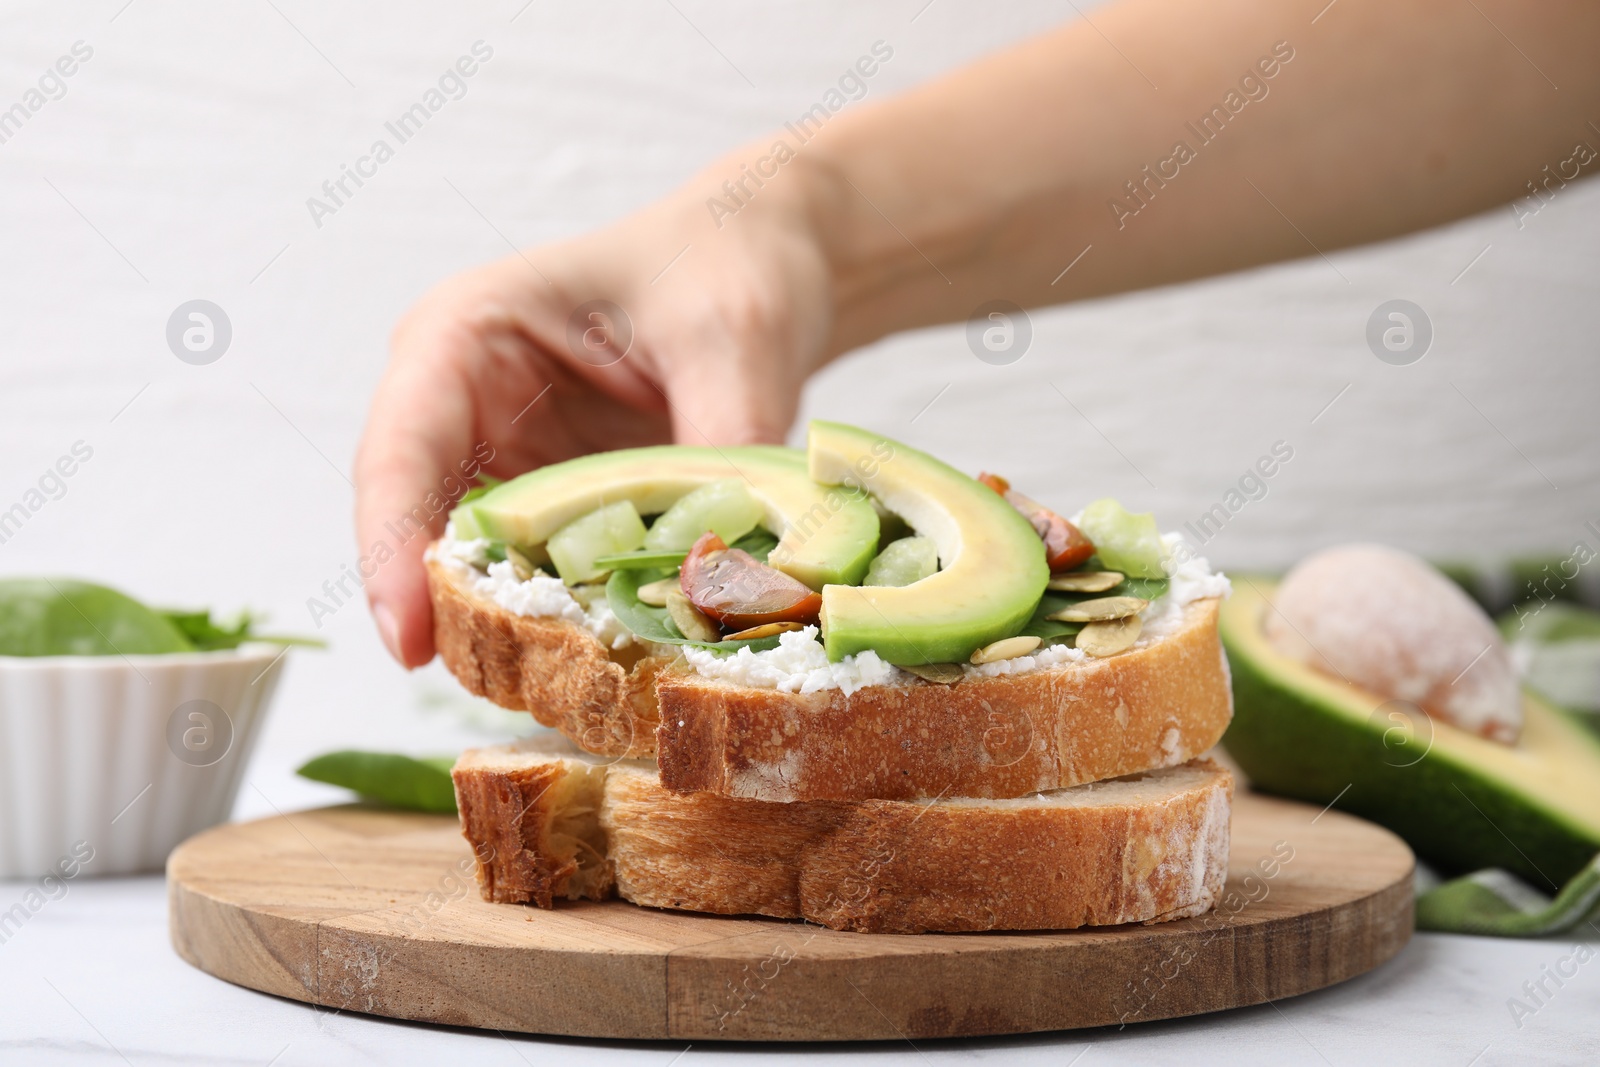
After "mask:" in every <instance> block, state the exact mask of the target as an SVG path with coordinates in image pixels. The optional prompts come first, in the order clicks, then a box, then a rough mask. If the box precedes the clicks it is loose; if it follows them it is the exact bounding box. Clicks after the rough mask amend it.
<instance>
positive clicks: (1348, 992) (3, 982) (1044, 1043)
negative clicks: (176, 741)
mask: <svg viewBox="0 0 1600 1067" xmlns="http://www.w3.org/2000/svg"><path fill="white" fill-rule="evenodd" d="M26 889H27V886H26V885H25V884H22V883H0V911H4V910H5V909H6V908H9V907H10V906H11V904H12V903H13V902H15V901H16V900H18V899H20V898H21V896H22V894H23V893H24V892H25V891H26ZM1571 950H1572V944H1571V942H1570V941H1564V940H1559V939H1557V940H1549V941H1499V940H1492V939H1485V938H1471V937H1454V936H1439V935H1420V936H1418V937H1417V938H1416V939H1415V940H1414V941H1413V942H1412V943H1411V945H1410V946H1409V947H1407V948H1406V950H1405V951H1404V952H1402V953H1401V955H1400V956H1399V957H1398V958H1396V959H1395V960H1392V961H1391V962H1390V963H1388V964H1387V965H1386V966H1384V967H1382V968H1380V969H1379V970H1378V971H1376V972H1374V973H1372V974H1369V975H1366V976H1364V977H1362V978H1358V979H1356V980H1355V981H1352V982H1348V983H1346V984H1345V985H1343V986H1338V987H1335V988H1333V989H1329V990H1325V991H1323V992H1320V993H1313V994H1310V995H1308V996H1304V997H1299V998H1295V999H1291V1000H1286V1001H1282V1002H1280V1003H1277V1004H1273V1005H1263V1006H1260V1007H1255V1008H1247V1009H1243V1010H1239V1011H1233V1012H1227V1013H1223V1014H1220V1015H1213V1016H1202V1017H1199V1018H1193V1019H1185V1020H1175V1021H1169V1022H1161V1023H1146V1024H1143V1025H1139V1026H1133V1027H1129V1028H1126V1029H1124V1030H1121V1031H1117V1030H1092V1031H1080V1032H1072V1033H1059V1034H1042V1035H1033V1036H1028V1037H1019V1038H991V1039H983V1040H969V1041H925V1042H917V1043H916V1045H915V1046H912V1045H911V1044H909V1043H886V1044H872V1045H868V1044H857V1045H831V1046H822V1047H817V1048H808V1047H805V1046H796V1045H785V1046H759V1045H737V1046H726V1045H722V1046H718V1045H711V1044H704V1045H699V1044H697V1045H694V1046H692V1047H689V1048H688V1049H687V1050H686V1049H685V1046H684V1045H682V1044H672V1043H647V1044H629V1043H624V1042H597V1041H578V1040H570V1039H541V1038H537V1037H528V1036H523V1035H502V1034H494V1033H480V1032H473V1031H464V1030H452V1029H446V1028H441V1027H430V1026H422V1025H414V1024H407V1023H397V1022H391V1021H389V1020H385V1019H378V1018H373V1017H370V1016H362V1015H355V1014H351V1013H348V1012H346V1013H341V1014H331V1013H328V1012H325V1011H322V1010H320V1009H316V1008H312V1007H308V1006H306V1005H304V1004H299V1003H295V1002H293V1001H288V1000H280V999H278V998H276V997H270V996H265V995H263V994H260V993H255V992H252V991H251V990H247V989H241V988H239V987H237V986H233V985H229V984H228V983H226V982H223V981H220V980H218V979H216V978H212V977H211V976H210V975H207V974H204V973H202V972H200V971H198V970H195V969H194V968H192V967H190V966H189V965H188V964H186V963H184V962H183V961H182V960H180V959H179V958H178V957H177V955H176V954H174V952H173V951H172V948H171V947H170V945H169V944H168V942H167V921H166V895H165V885H164V883H163V882H162V880H161V879H160V878H155V877H146V878H131V879H105V880H98V881H96V880H83V881H79V882H75V883H73V884H72V885H71V887H70V890H69V892H68V893H67V895H66V896H64V897H62V898H61V899H59V900H55V901H52V902H50V903H49V904H47V905H46V906H45V907H43V908H41V909H40V910H39V911H38V913H37V914H35V915H34V916H33V918H32V919H31V920H30V921H28V922H27V923H26V924H25V925H24V926H22V927H21V928H20V929H18V930H16V931H15V932H13V933H12V934H11V935H10V936H9V937H8V939H7V940H6V941H5V942H4V943H0V1064H5V1065H7V1067H10V1065H13V1064H16V1065H32V1064H56V1063H68V1064H101V1063H104V1064H113V1063H127V1064H134V1065H138V1067H145V1065H158V1064H197V1063H203V1064H241V1065H253V1067H268V1065H272V1067H298V1065H309V1064H337V1063H357V1064H364V1063H372V1064H384V1065H400V1064H412V1063H415V1064H428V1065H437V1064H446V1063H470V1064H471V1065H472V1067H495V1065H499V1064H506V1065H515V1064H547V1063H548V1064H557V1063H561V1064H567V1063H575V1062H578V1060H579V1059H580V1058H581V1059H582V1062H583V1064H584V1067H601V1065H604V1064H610V1063H618V1064H622V1063H627V1064H658V1065H660V1067H669V1065H671V1064H674V1063H678V1064H681V1065H683V1067H693V1065H694V1064H695V1061H696V1060H700V1061H702V1062H713V1063H720V1064H727V1063H730V1062H733V1061H744V1060H757V1059H772V1060H776V1059H777V1058H779V1057H781V1058H782V1059H783V1060H789V1059H792V1058H796V1057H802V1056H805V1057H814V1058H816V1059H818V1060H826V1061H827V1062H828V1063H830V1064H841V1063H845V1062H852V1063H853V1062H863V1063H865V1062H872V1063H881V1064H891V1063H892V1064H900V1063H904V1064H925V1063H929V1062H933V1061H950V1062H956V1061H960V1062H973V1061H984V1062H994V1063H1006V1064H1050V1065H1053V1067H1069V1065H1081V1067H1093V1065H1095V1064H1099V1063H1121V1064H1181V1065H1183V1067H1196V1065H1201V1064H1210V1063H1218V1064H1222V1063H1226V1064H1228V1065H1230V1067H1247V1065H1251V1064H1273V1065H1278V1064H1328V1065H1332V1067H1343V1065H1345V1064H1351V1065H1361V1067H1369V1065H1374V1064H1389V1063H1396V1064H1451V1065H1456V1067H1467V1065H1469V1064H1472V1065H1475V1067H1490V1065H1496V1064H1519V1065H1520V1064H1562V1065H1570V1064H1585V1063H1595V1062H1600V962H1597V961H1596V960H1591V961H1590V962H1588V963H1587V964H1585V965H1583V966H1582V967H1581V968H1580V969H1579V972H1578V974H1577V976H1576V977H1574V978H1572V979H1569V980H1567V981H1566V984H1565V986H1564V988H1561V989H1559V990H1555V987H1554V985H1553V983H1548V982H1547V986H1548V987H1549V988H1551V989H1552V990H1555V995H1554V996H1552V997H1551V998H1549V999H1548V1001H1547V1002H1546V1003H1545V1005H1544V1006H1543V1007H1542V1008H1540V1009H1539V1010H1538V1011H1537V1013H1536V1014H1534V1015H1532V1016H1530V1017H1526V1018H1524V1019H1523V1020H1522V1025H1521V1027H1520V1028H1519V1027H1518V1026H1517V1025H1516V1024H1515V1022H1514V1020H1513V1018H1512V1015H1511V1012H1510V1010H1509V1009H1508V1007H1507V1000H1508V998H1510V997H1512V996H1516V995H1522V994H1521V988H1520V987H1521V986H1522V983H1523V982H1525V981H1529V980H1534V981H1536V980H1538V978H1539V977H1540V973H1541V967H1543V966H1545V965H1553V964H1554V963H1555V961H1556V960H1558V959H1560V958H1561V957H1562V956H1564V955H1566V954H1567V953H1569V952H1571Z"/></svg>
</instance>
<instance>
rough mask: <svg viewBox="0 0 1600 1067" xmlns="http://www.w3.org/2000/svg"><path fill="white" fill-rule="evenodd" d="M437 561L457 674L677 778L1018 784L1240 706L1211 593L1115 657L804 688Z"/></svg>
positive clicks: (825, 785) (1108, 758)
mask: <svg viewBox="0 0 1600 1067" xmlns="http://www.w3.org/2000/svg"><path fill="white" fill-rule="evenodd" d="M428 575H429V587H430V590H431V591H432V596H433V602H434V635H435V644H436V646H437V647H438V649H439V654H440V656H441V657H442V658H443V660H444V662H445V664H446V666H448V667H449V669H450V670H451V672H452V673H453V674H454V675H455V676H456V678H457V679H459V680H460V681H461V683H462V684H463V685H465V686H466V687H467V688H468V689H469V690H471V691H472V692H473V693H476V694H478V695H480V696H486V697H488V698H489V699H490V700H492V701H494V702H495V703H497V704H500V705H501V706H503V707H508V708H513V709H516V710H522V711H529V712H531V713H532V714H533V715H534V717H535V718H536V719H537V720H538V721H539V722H541V723H543V724H544V725H546V726H552V727H554V728H556V729H557V730H560V731H561V732H562V733H563V734H565V735H566V736H567V737H569V738H571V739H572V740H573V741H574V742H576V743H577V744H578V745H579V746H580V747H581V748H583V749H584V750H585V751H588V752H593V753H596V754H599V755H605V756H615V757H623V756H627V757H634V758H652V757H654V758H655V759H657V760H658V761H659V764H660V768H661V779H662V781H663V783H665V784H666V785H667V786H668V787H669V788H671V789H673V790H676V791H680V792H694V791H707V792H713V793H718V794H721V795H724V796H731V797H741V798H747V799H754V800H767V801H792V800H860V799H874V798H876V799H891V800H893V799H911V798H918V797H923V798H926V797H936V796H941V795H942V796H965V797H996V798H998V797H1017V796H1024V795H1027V794H1029V793H1033V792H1037V791H1039V790H1045V789H1059V788H1064V787H1067V786H1072V785H1078V784H1081V783H1083V782H1092V781H1099V780H1101V779H1105V778H1112V777H1116V776H1119V775H1125V774H1131V773H1134V772H1136V771H1142V770H1147V769H1150V768H1154V767H1170V766H1176V765H1178V764H1180V763H1183V762H1185V761H1186V760H1189V759H1191V758H1193V757H1194V756H1197V755H1199V754H1200V753H1202V752H1204V751H1206V750H1207V749H1209V748H1211V746H1213V745H1214V744H1216V742H1217V741H1218V740H1219V739H1220V738H1221V737H1222V733H1223V731H1224V730H1225V729H1226V728H1227V725H1228V722H1229V720H1230V719H1231V718H1232V715H1233V700H1232V692H1231V688H1230V685H1229V679H1228V668H1227V661H1226V660H1225V658H1224V657H1223V653H1222V645H1221V642H1220V640H1219V639H1218V636H1217V609H1218V602H1217V601H1216V600H1199V601H1195V602H1194V603H1192V604H1190V605H1188V607H1187V608H1186V609H1185V615H1184V622H1183V625H1182V627H1181V628H1180V629H1179V630H1178V631H1177V632H1175V633H1173V634H1170V635H1168V636H1167V637H1165V638H1163V639H1162V640H1160V641H1157V642H1154V643H1152V644H1150V645H1148V646H1146V647H1144V648H1140V649H1135V650H1132V651H1129V652H1124V653H1121V654H1119V655H1116V656H1111V657H1108V658H1106V659H1099V660H1088V661H1085V662H1081V663H1072V664H1064V665H1061V666H1057V667H1052V668H1045V669H1042V670H1036V671H1029V672H1026V673H1023V674H1016V675H1000V676H997V677H989V678H978V679H971V680H966V681H962V682H960V683H959V684H957V685H954V686H942V685H935V684H930V683H923V682H920V681H919V682H916V683H913V684H910V685H905V686H869V687H867V688H865V689H859V690H857V691H855V692H854V693H852V694H850V695H848V696H847V695H845V693H844V692H843V691H842V690H839V689H830V690H823V691H820V692H816V693H810V694H805V695H802V694H799V693H784V692H780V691H778V690H775V689H757V688H751V687H747V686H739V685H734V684H731V683H728V682H725V681H719V680H715V679H709V678H704V677H701V676H700V675H698V674H696V673H695V672H694V670H693V669H692V668H691V667H689V666H688V665H687V663H686V662H684V661H683V660H682V659H681V658H677V659H676V660H674V659H673V658H669V657H667V656H664V655H646V656H643V657H642V658H640V657H639V654H638V653H637V652H634V653H632V658H631V659H630V658H625V656H624V654H623V653H617V652H611V651H608V650H607V649H606V648H605V646H604V645H603V644H601V642H600V641H599V640H598V639H596V638H595V637H594V636H593V635H592V634H591V633H589V631H588V630H586V629H584V628H583V627H581V626H578V625H575V624H573V623H570V622H566V621H563V620H560V619H550V618H534V617H528V616H520V615H515V614H513V613H511V612H509V611H507V610H505V609H504V608H501V607H500V606H499V605H497V604H494V603H486V602H484V601H482V600H480V599H477V598H475V597H473V596H472V595H471V594H470V593H468V592H466V591H464V590H462V589H461V588H459V587H458V586H457V585H456V584H455V582H454V581H452V580H451V577H450V574H449V572H448V571H447V570H446V569H445V568H444V567H443V566H442V565H441V564H439V563H438V562H436V561H431V562H430V563H429V566H428ZM658 727H659V729H658Z"/></svg>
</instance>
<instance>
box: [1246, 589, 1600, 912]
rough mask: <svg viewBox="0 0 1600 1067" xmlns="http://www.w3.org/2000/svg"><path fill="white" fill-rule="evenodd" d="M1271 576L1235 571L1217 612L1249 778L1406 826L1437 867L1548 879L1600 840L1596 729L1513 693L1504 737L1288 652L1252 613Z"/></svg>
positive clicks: (1262, 602)
mask: <svg viewBox="0 0 1600 1067" xmlns="http://www.w3.org/2000/svg"><path fill="white" fill-rule="evenodd" d="M1272 592H1273V584H1272V583H1271V582H1270V581H1264V580H1255V581H1252V580H1248V579H1238V580H1236V581H1235V584H1234V590H1233V596H1232V597H1231V598H1230V599H1229V600H1228V601H1227V602H1225V603H1224V605H1223V608H1222V615H1221V626H1220V628H1221V633H1222V641H1223V645H1224V647H1225V648H1226V650H1227V653H1228V662H1229V665H1230V666H1231V668H1232V670H1233V694H1234V714H1233V723H1232V725H1230V726H1229V727H1228V732H1227V734H1226V735H1225V736H1224V737H1223V744H1224V745H1225V746H1226V747H1227V749H1228V752H1229V754H1231V755H1232V756H1233V758H1234V759H1235V760H1237V761H1238V763H1239V766H1240V767H1241V768H1242V769H1243V770H1244V772H1245V774H1246V775H1248V776H1249V778H1250V780H1251V782H1252V783H1253V784H1254V785H1255V786H1256V787H1257V788H1259V789H1262V790H1265V791H1266V792H1270V793H1279V794H1282V795H1284V796H1291V797H1297V798H1299V799H1302V800H1308V801H1310V802H1312V803H1314V804H1319V805H1320V804H1328V803H1330V802H1331V803H1332V804H1333V805H1334V806H1336V807H1339V808H1342V809H1344V810H1346V811H1350V812H1354V813H1355V814H1357V815H1361V816H1363V817H1365V818H1368V819H1371V820H1372V821H1374V822H1377V823H1381V824H1382V825H1384V826H1387V827H1388V828H1389V829H1391V830H1393V831H1394V832H1395V833H1397V834H1399V835H1400V836H1401V837H1403V838H1405V840H1406V842H1407V843H1408V844H1410V845H1411V847H1412V849H1414V850H1415V851H1416V853H1417V855H1419V856H1421V857H1422V858H1423V859H1425V860H1427V861H1428V862H1430V863H1432V864H1434V865H1435V866H1437V867H1439V868H1442V869H1443V870H1444V871H1446V872H1447V873H1455V872H1461V871H1469V870H1477V869H1479V868H1482V867H1503V868H1505V869H1506V870H1509V871H1513V872H1515V873H1517V874H1519V875H1521V876H1522V877H1524V878H1526V879H1528V880H1529V881H1530V882H1531V883H1532V884H1534V885H1537V886H1540V887H1541V888H1544V889H1545V890H1546V891H1550V892H1553V891H1554V890H1553V889H1552V888H1551V887H1552V885H1559V884H1561V883H1563V882H1565V881H1566V880H1567V878H1568V877H1570V876H1571V875H1572V874H1574V873H1575V872H1576V871H1578V870H1579V869H1580V868H1581V867H1583V866H1584V865H1585V864H1586V863H1588V862H1589V861H1590V860H1591V859H1593V858H1594V855H1595V853H1596V852H1597V851H1600V738H1597V737H1596V736H1595V735H1594V734H1592V733H1591V732H1590V731H1588V730H1587V729H1585V728H1584V727H1583V725H1582V724H1581V723H1579V722H1578V721H1577V719H1576V718H1575V717H1573V716H1572V715H1571V714H1569V713H1567V712H1564V711H1561V710H1560V709H1558V708H1556V707H1554V706H1552V705H1549V704H1546V703H1544V702H1543V701H1541V700H1539V699H1538V698H1537V697H1534V696H1533V695H1531V694H1529V695H1525V696H1524V699H1523V716H1524V718H1523V727H1522V737H1521V739H1520V740H1519V741H1518V743H1517V744H1516V745H1515V746H1514V747H1513V746H1508V745H1502V744H1499V743H1497V742H1494V741H1489V740H1486V739H1484V738H1482V737H1479V736H1477V735H1476V734H1472V733H1468V732H1467V731H1464V730H1461V729H1458V728H1457V727H1454V726H1452V725H1450V724H1449V723H1446V722H1442V721H1438V720H1434V719H1421V720H1415V719H1411V718H1408V717H1406V716H1404V715H1402V714H1400V713H1399V712H1398V711H1396V710H1395V708H1394V706H1393V704H1392V702H1389V701H1386V700H1385V699H1384V698H1383V697H1381V696H1378V695H1376V694H1374V693H1371V692H1368V691H1366V690H1363V689H1358V688H1356V687H1355V686H1352V685H1348V684H1346V683H1345V682H1343V681H1341V680H1339V679H1337V678H1331V677H1328V676H1326V675H1323V674H1321V673H1319V672H1317V671H1314V670H1312V669H1311V668H1309V667H1306V666H1304V665H1303V664H1300V663H1298V662H1296V661H1294V660H1292V659H1289V658H1287V657H1285V656H1283V655H1281V654H1279V653H1278V652H1277V651H1276V650H1274V649H1273V648H1272V647H1271V645H1270V644H1269V643H1268V642H1267V640H1266V637H1265V636H1264V634H1263V633H1262V628H1261V621H1262V617H1263V615H1264V613H1265V612H1267V611H1269V610H1271V607H1270V598H1271V596H1272Z"/></svg>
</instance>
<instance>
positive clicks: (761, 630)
mask: <svg viewBox="0 0 1600 1067" xmlns="http://www.w3.org/2000/svg"><path fill="white" fill-rule="evenodd" d="M642 591H643V590H641V592H642ZM641 599H642V598H641ZM805 628H806V627H805V624H804V623H799V622H764V623H762V624H761V625H760V626H752V627H750V628H749V629H748V630H740V631H739V632H738V633H735V634H729V635H728V636H727V637H724V638H723V640H724V641H759V640H760V639H761V638H763V637H776V636H777V635H778V634H791V633H794V632H795V631H796V630H804V629H805Z"/></svg>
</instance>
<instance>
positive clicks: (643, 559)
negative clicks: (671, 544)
mask: <svg viewBox="0 0 1600 1067" xmlns="http://www.w3.org/2000/svg"><path fill="white" fill-rule="evenodd" d="M688 555H689V553H687V552H672V551H666V550H662V551H657V550H655V549H649V548H646V549H640V550H638V551H636V552H618V553H616V554H615V555H611V556H597V557H596V558H595V561H594V565H595V566H596V567H599V568H601V569H602V570H619V571H630V570H660V569H661V568H663V567H672V568H674V569H675V568H677V566H678V565H679V564H681V563H682V562H683V561H684V559H685V558H686V557H687V556H688Z"/></svg>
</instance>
